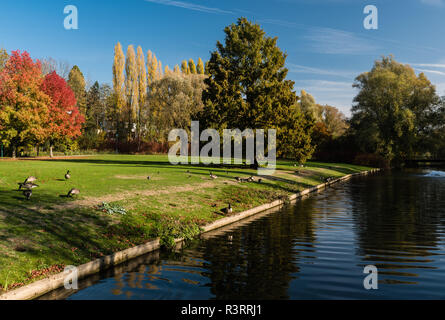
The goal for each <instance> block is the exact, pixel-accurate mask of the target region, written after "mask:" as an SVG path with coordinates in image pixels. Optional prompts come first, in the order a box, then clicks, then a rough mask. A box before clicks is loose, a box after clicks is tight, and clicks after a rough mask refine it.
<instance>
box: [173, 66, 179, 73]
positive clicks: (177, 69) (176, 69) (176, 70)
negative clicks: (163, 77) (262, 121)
mask: <svg viewBox="0 0 445 320" xmlns="http://www.w3.org/2000/svg"><path fill="white" fill-rule="evenodd" d="M173 72H174V73H175V74H177V75H179V74H181V68H179V66H178V65H175V69H174V70H173Z"/></svg>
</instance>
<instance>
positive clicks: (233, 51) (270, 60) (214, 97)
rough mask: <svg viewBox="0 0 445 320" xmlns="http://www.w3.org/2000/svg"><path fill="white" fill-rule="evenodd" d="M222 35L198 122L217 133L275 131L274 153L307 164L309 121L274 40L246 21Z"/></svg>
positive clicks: (212, 56)
mask: <svg viewBox="0 0 445 320" xmlns="http://www.w3.org/2000/svg"><path fill="white" fill-rule="evenodd" d="M224 32H225V34H226V38H225V43H224V44H222V43H220V42H219V41H218V42H217V45H216V46H217V49H216V51H214V52H213V53H212V54H211V58H210V61H209V62H208V72H209V73H210V76H209V77H207V79H206V80H205V82H206V84H207V86H208V87H207V89H206V90H205V91H204V92H203V100H204V105H205V107H204V110H203V112H202V113H201V116H200V119H201V121H202V122H204V123H205V127H206V128H209V127H214V128H218V129H220V130H221V129H224V128H238V129H240V130H244V129H248V128H250V129H254V130H255V129H265V130H267V129H276V130H277V140H278V141H277V145H278V148H277V154H278V155H282V156H286V157H292V158H295V159H298V160H300V161H305V160H306V159H307V158H308V157H309V156H310V155H311V154H312V152H313V148H312V147H311V138H310V134H311V127H312V122H311V121H310V120H308V119H307V118H306V117H305V116H304V115H303V114H302V113H301V112H300V111H299V108H298V106H297V100H298V97H297V95H296V94H295V92H294V91H293V86H294V82H293V81H290V80H287V79H286V76H287V73H288V70H287V69H286V68H285V61H286V57H287V56H286V54H284V53H283V52H282V51H281V50H280V48H279V47H278V46H277V38H270V37H267V36H266V34H265V32H264V31H263V30H262V29H261V27H260V26H259V25H257V24H253V23H251V22H249V21H247V19H245V18H240V19H238V23H237V24H232V25H230V26H228V27H226V28H225V29H224ZM266 132H267V131H266Z"/></svg>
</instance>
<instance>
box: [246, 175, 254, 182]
mask: <svg viewBox="0 0 445 320" xmlns="http://www.w3.org/2000/svg"><path fill="white" fill-rule="evenodd" d="M247 181H249V182H254V181H255V179H254V178H253V176H250V177H249V178H247Z"/></svg>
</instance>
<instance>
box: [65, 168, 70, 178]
mask: <svg viewBox="0 0 445 320" xmlns="http://www.w3.org/2000/svg"><path fill="white" fill-rule="evenodd" d="M65 179H66V180H69V179H71V175H70V171H69V170H68V171H67V172H66V174H65Z"/></svg>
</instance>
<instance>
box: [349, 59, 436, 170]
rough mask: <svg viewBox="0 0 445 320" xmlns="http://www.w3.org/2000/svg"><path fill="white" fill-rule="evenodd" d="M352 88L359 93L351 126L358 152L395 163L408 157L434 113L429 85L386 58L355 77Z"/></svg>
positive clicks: (411, 70)
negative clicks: (360, 149) (359, 148)
mask: <svg viewBox="0 0 445 320" xmlns="http://www.w3.org/2000/svg"><path fill="white" fill-rule="evenodd" d="M354 87H355V88H357V89H359V90H360V92H359V93H358V95H357V96H356V97H355V99H354V102H355V103H356V104H355V105H354V106H353V108H352V112H353V118H352V121H351V123H352V126H353V129H354V131H355V134H356V137H357V140H358V141H359V145H361V147H362V151H364V152H369V153H378V154H380V155H382V156H383V157H384V158H386V159H388V160H389V161H394V163H395V164H397V163H400V162H401V161H403V159H406V158H408V157H412V156H413V155H414V154H415V152H416V150H419V145H421V144H423V142H424V141H423V140H424V139H425V135H424V133H425V132H427V130H428V127H429V126H430V125H431V124H430V121H431V118H432V117H434V114H435V111H434V106H435V105H437V102H438V97H437V96H436V91H435V87H434V86H433V85H432V84H431V82H430V81H429V80H428V79H427V78H426V76H425V75H424V74H422V73H421V74H420V75H419V76H416V74H415V72H414V70H413V69H412V68H411V67H410V66H408V65H403V64H400V63H398V62H397V61H395V60H394V59H393V57H392V56H389V57H383V58H382V60H379V61H376V62H375V64H374V67H373V68H372V70H371V71H370V72H365V73H363V74H361V75H359V76H358V77H357V78H356V81H355V84H354Z"/></svg>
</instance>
